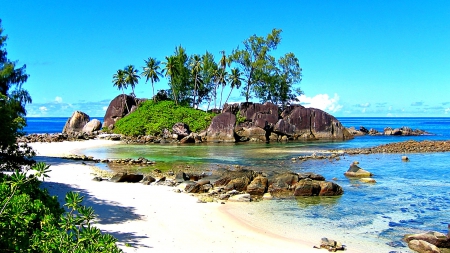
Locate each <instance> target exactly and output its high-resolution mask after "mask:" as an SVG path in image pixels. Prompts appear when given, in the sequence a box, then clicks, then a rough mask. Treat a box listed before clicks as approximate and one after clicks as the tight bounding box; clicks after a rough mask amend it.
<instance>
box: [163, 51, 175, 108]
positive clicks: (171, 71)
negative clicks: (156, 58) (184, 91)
mask: <svg viewBox="0 0 450 253" xmlns="http://www.w3.org/2000/svg"><path fill="white" fill-rule="evenodd" d="M163 64H165V65H166V67H165V70H166V73H165V75H166V76H167V77H169V78H170V82H169V84H170V87H171V88H172V92H173V98H174V100H175V104H176V105H178V99H177V93H176V84H175V80H174V77H176V76H177V75H178V68H177V58H176V57H175V56H166V62H164V63H163Z"/></svg>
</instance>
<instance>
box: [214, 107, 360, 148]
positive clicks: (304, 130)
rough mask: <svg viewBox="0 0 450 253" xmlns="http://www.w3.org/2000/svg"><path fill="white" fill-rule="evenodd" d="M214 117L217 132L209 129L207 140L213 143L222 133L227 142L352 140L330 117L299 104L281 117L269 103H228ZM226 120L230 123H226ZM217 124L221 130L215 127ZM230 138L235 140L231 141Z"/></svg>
mask: <svg viewBox="0 0 450 253" xmlns="http://www.w3.org/2000/svg"><path fill="white" fill-rule="evenodd" d="M222 115H223V116H222ZM231 115H235V117H234V118H233V117H231ZM217 117H218V119H217V120H216V121H217V122H214V120H213V122H212V124H211V126H213V125H214V126H215V127H213V128H212V127H211V126H210V128H211V129H215V130H216V131H214V132H212V131H210V129H208V133H207V140H208V141H216V140H217V138H215V136H214V135H220V134H221V132H223V133H222V134H226V135H227V137H228V139H227V140H228V141H229V142H234V141H249V140H250V141H269V140H280V139H281V138H284V139H292V140H316V139H338V140H344V139H350V138H353V135H352V134H350V133H349V132H348V131H347V129H346V128H344V127H343V126H342V124H341V123H340V122H339V121H338V120H337V119H336V118H335V117H333V116H332V115H330V114H328V113H326V112H324V111H322V110H319V109H315V108H305V107H303V106H301V105H295V106H289V107H287V108H286V109H285V110H284V111H283V112H281V114H280V113H279V108H278V106H276V105H274V104H272V103H268V102H267V103H264V104H259V103H241V104H233V105H228V104H227V105H225V106H224V109H223V112H222V114H219V115H218V116H217ZM236 118H237V120H238V123H237V124H235V128H234V134H232V133H231V124H232V123H233V122H236ZM219 119H221V120H219ZM226 119H232V120H229V121H226ZM220 124H222V126H223V127H222V128H220V127H218V125H220ZM225 126H226V127H225ZM210 134H213V136H210ZM231 137H234V140H233V138H231Z"/></svg>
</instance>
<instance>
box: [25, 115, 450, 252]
mask: <svg viewBox="0 0 450 253" xmlns="http://www.w3.org/2000/svg"><path fill="white" fill-rule="evenodd" d="M65 120H67V119H65ZM65 120H63V121H61V120H55V119H54V118H48V119H47V120H44V119H42V120H38V118H34V119H33V120H29V121H28V123H29V129H30V130H29V131H30V132H32V131H34V132H53V131H55V130H50V129H62V127H63V126H64V123H65ZM339 120H340V121H341V122H342V124H343V125H344V126H346V127H351V126H354V127H356V128H359V127H360V126H364V127H366V128H367V129H370V128H374V129H377V130H378V131H380V132H382V131H383V129H384V128H385V127H392V128H397V127H402V126H408V127H411V128H412V129H421V130H425V131H427V132H429V133H431V134H432V135H426V136H406V137H402V136H361V137H356V138H354V139H353V140H349V141H335V142H289V143H270V144H265V143H245V144H201V145H198V144H197V145H160V144H157V145H117V146H113V147H107V148H97V149H91V150H84V151H81V153H83V154H86V155H92V156H94V157H97V158H128V157H134V158H137V157H140V156H143V157H146V158H148V159H150V160H155V161H156V163H157V166H159V167H161V168H179V167H180V166H185V165H186V164H188V165H189V166H191V167H198V168H202V169H205V170H214V169H216V168H218V167H227V166H232V165H236V164H239V165H243V166H246V167H248V168H252V169H254V170H292V171H296V172H314V173H319V174H322V175H324V176H325V178H327V180H331V179H332V178H336V179H337V181H336V183H338V184H339V185H341V186H342V187H343V188H344V195H342V196H340V197H312V198H297V199H294V200H273V201H261V202H253V203H250V204H227V206H228V208H229V211H230V212H231V213H232V214H234V215H236V216H238V217H240V218H241V219H243V220H244V221H245V222H247V223H248V224H250V225H252V226H255V227H258V228H262V229H265V230H269V231H271V232H273V233H277V234H280V235H282V236H285V237H290V238H297V239H301V238H312V239H313V240H314V241H317V242H318V243H319V242H320V238H322V237H328V238H331V239H335V240H339V241H341V242H343V243H344V244H346V245H347V246H348V248H349V249H352V250H356V251H358V252H410V251H409V250H408V248H407V247H406V245H405V244H404V243H403V242H402V240H401V239H402V237H403V236H404V235H405V234H410V233H419V232H426V231H430V230H433V231H439V232H442V233H447V224H449V222H450V212H449V211H448V210H450V176H449V175H450V153H428V154H427V153H419V154H408V157H409V158H410V161H409V162H403V161H402V160H401V156H402V155H403V154H373V155H355V156H344V157H342V159H340V160H338V161H336V160H333V161H330V160H309V161H307V162H298V161H297V162H293V161H292V159H291V158H293V157H298V156H300V155H305V154H311V153H313V152H322V151H325V150H328V149H336V148H353V147H371V146H377V145H380V144H385V143H390V142H399V141H406V140H417V141H420V140H450V118H339ZM56 122H59V123H56ZM35 124H38V125H39V127H37V126H35ZM46 125H48V126H49V127H46ZM56 125H58V126H56ZM50 126H52V127H51V128H50ZM32 129H37V130H32ZM60 131H61V130H58V131H56V132H60ZM355 160H356V161H359V162H360V167H362V168H364V169H366V170H369V171H371V172H372V173H373V174H375V176H374V178H375V180H376V181H377V183H376V184H364V183H361V182H359V181H358V180H351V179H348V178H346V177H345V176H344V175H343V173H344V172H345V171H346V170H347V169H348V167H349V166H350V163H351V162H353V161H355Z"/></svg>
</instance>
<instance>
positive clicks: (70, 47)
mask: <svg viewBox="0 0 450 253" xmlns="http://www.w3.org/2000/svg"><path fill="white" fill-rule="evenodd" d="M0 2H2V3H0V6H1V7H0V19H2V27H3V29H4V33H3V35H8V40H7V45H6V50H7V52H8V58H9V59H10V60H13V61H17V65H18V66H22V65H23V64H26V72H27V74H29V75H30V77H29V79H28V81H27V82H26V83H25V84H24V86H23V88H25V89H26V90H28V92H29V93H30V95H31V97H32V100H33V103H32V104H30V105H27V107H26V109H27V116H30V117H70V116H71V115H72V113H73V112H74V111H76V110H79V111H83V112H85V113H87V114H88V115H90V116H91V117H103V116H104V114H105V112H106V108H107V106H108V105H109V102H110V101H111V100H112V99H113V98H114V97H116V96H117V95H120V94H122V91H120V90H118V89H117V88H116V87H113V84H112V79H113V78H112V76H113V74H114V73H115V72H116V71H117V70H118V69H122V68H123V67H125V66H126V65H130V64H131V65H134V66H135V67H136V68H138V69H139V70H142V67H143V66H144V60H145V59H147V58H148V57H155V58H157V59H158V60H160V61H162V62H163V61H164V58H165V57H166V56H169V55H172V54H173V52H174V50H175V47H177V46H179V45H182V46H183V47H184V48H185V49H186V52H187V54H188V55H192V54H204V53H205V52H206V51H209V52H211V53H212V54H214V55H215V59H216V60H217V61H218V60H219V59H220V56H221V54H220V51H222V50H224V51H225V52H226V53H227V54H228V53H231V51H232V50H233V49H236V48H237V47H238V46H241V47H242V42H243V41H244V40H245V39H247V38H249V37H250V36H252V35H258V36H266V35H267V34H268V33H270V31H271V30H272V29H273V28H277V29H282V30H283V32H282V33H281V37H282V40H281V43H280V45H279V46H278V48H277V49H276V50H275V51H274V52H273V55H274V56H276V57H280V56H282V55H284V54H286V53H289V52H292V53H294V54H295V55H296V57H297V58H298V59H299V62H300V65H301V67H302V69H303V71H302V78H303V79H302V81H301V82H300V83H299V84H298V86H299V87H300V88H301V89H302V90H303V91H304V95H302V96H301V97H300V103H301V104H302V105H304V106H306V107H314V108H319V109H322V110H324V111H326V112H328V113H330V114H332V115H334V116H336V117H448V116H450V96H449V93H450V92H449V91H450V88H449V85H450V1H448V0H442V1H439V0H436V1H435V0H431V1H426V0H424V1H414V0H408V1H403V0H396V1H391V0H387V1H384V0H380V1H367V0H354V1H349V0H342V1H326V0H324V1H304V0H296V1H280V2H278V1H266V0H259V1H243V0H241V1H195V0H191V1H178V0H173V1H132V0H130V1H115V0H109V1H95V0H93V1H71V0H67V1H47V0H42V1H31V0H19V1H8V0H0ZM168 88H169V86H168V84H167V79H165V78H163V79H161V81H160V82H158V83H156V84H155V89H156V90H160V89H168ZM126 92H127V93H130V92H131V89H129V90H127V91H126ZM225 92H227V91H225ZM225 94H227V93H225ZM136 95H137V97H140V98H151V97H152V95H153V94H152V89H151V84H150V83H146V82H145V79H144V78H141V79H140V81H139V83H138V85H137V86H136ZM244 100H245V98H244V97H241V96H240V94H239V92H237V91H235V92H233V93H232V96H231V97H230V100H229V102H241V101H244Z"/></svg>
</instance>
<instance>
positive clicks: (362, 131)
mask: <svg viewBox="0 0 450 253" xmlns="http://www.w3.org/2000/svg"><path fill="white" fill-rule="evenodd" d="M347 131H348V132H349V133H351V134H352V135H355V136H360V135H399V136H419V135H429V134H430V133H428V132H426V131H424V130H420V129H415V130H413V129H411V128H410V127H406V126H404V127H400V128H391V127H386V128H384V130H383V132H382V133H381V132H379V131H378V130H376V129H374V128H370V129H367V128H365V127H364V126H360V127H359V129H356V128H355V127H349V128H347Z"/></svg>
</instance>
